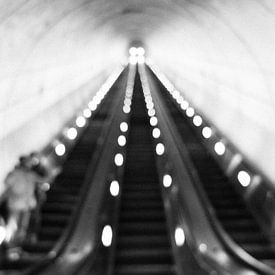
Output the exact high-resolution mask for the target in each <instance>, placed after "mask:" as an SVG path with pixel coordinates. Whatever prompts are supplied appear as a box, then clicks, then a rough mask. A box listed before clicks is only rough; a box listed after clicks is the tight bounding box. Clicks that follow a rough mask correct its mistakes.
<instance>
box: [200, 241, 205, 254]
mask: <svg viewBox="0 0 275 275" xmlns="http://www.w3.org/2000/svg"><path fill="white" fill-rule="evenodd" d="M199 250H200V252H202V253H205V252H206V251H207V245H206V244H205V243H201V244H200V245H199Z"/></svg>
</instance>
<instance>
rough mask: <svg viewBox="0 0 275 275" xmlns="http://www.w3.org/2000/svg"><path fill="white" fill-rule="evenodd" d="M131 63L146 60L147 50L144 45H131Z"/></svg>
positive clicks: (140, 62)
mask: <svg viewBox="0 0 275 275" xmlns="http://www.w3.org/2000/svg"><path fill="white" fill-rule="evenodd" d="M128 60H129V63H130V64H131V65H135V64H137V63H138V64H144V62H145V50H144V48H142V47H138V48H136V47H131V48H130V49H129V59H128Z"/></svg>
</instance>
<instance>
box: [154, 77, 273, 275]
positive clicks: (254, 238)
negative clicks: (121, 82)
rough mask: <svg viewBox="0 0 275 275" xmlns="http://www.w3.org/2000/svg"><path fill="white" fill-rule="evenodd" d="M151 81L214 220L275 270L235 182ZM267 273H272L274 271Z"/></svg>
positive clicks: (165, 93) (270, 252) (268, 244)
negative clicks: (204, 195)
mask: <svg viewBox="0 0 275 275" xmlns="http://www.w3.org/2000/svg"><path fill="white" fill-rule="evenodd" d="M153 79H154V83H155V84H156V87H157V89H158V91H159V94H160V96H161V98H162V100H163V102H164V104H165V106H166V110H167V111H168V113H169V115H170V117H171V118H172V120H173V121H174V123H175V125H176V128H177V131H178V133H179V135H180V137H181V139H182V141H183V143H184V144H185V147H186V149H187V152H188V155H189V157H190V159H191V161H192V165H193V166H194V167H195V169H196V172H197V174H198V176H199V179H200V182H201V185H202V187H203V190H204V193H205V194H206V195H207V198H208V201H209V202H210V203H211V205H212V208H213V209H214V213H215V217H216V218H217V219H218V221H219V223H220V224H221V225H222V227H223V229H224V230H225V232H227V234H228V235H229V236H230V237H231V238H232V239H233V241H234V242H235V243H236V244H238V245H239V246H240V247H242V248H243V249H244V250H245V251H246V252H247V253H248V254H250V255H251V256H252V257H254V258H255V259H257V260H259V261H260V262H261V263H264V264H267V265H268V266H270V267H271V268H275V246H274V245H273V244H272V243H271V242H270V241H269V239H268V238H267V237H266V236H265V234H264V233H263V231H262V230H261V228H260V226H259V224H258V223H257V221H256V219H255V218H254V216H253V215H252V213H251V211H250V210H249V209H248V207H247V206H246V204H245V202H244V200H243V198H242V197H241V196H240V195H239V194H238V193H237V191H236V190H235V188H234V183H233V182H231V180H230V179H229V178H228V177H227V176H226V174H225V172H224V171H223V170H222V169H221V167H220V166H219V164H218V162H217V160H216V159H215V158H214V157H213V156H212V155H211V154H210V152H209V151H208V149H207V148H206V147H205V146H204V145H203V143H202V141H201V139H200V138H199V136H198V134H197V133H196V131H195V130H194V127H193V126H192V124H191V120H190V119H189V118H188V117H187V116H186V115H185V114H184V113H183V111H182V110H181V109H180V108H179V106H178V105H177V104H176V103H175V101H174V99H173V98H172V96H170V95H169V93H168V91H167V90H166V88H165V87H164V86H163V85H162V84H161V83H160V81H159V80H158V79H157V78H156V77H155V76H154V75H153ZM267 274H275V271H274V273H273V272H271V273H270V272H267Z"/></svg>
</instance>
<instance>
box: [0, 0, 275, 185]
mask: <svg viewBox="0 0 275 275" xmlns="http://www.w3.org/2000/svg"><path fill="white" fill-rule="evenodd" d="M274 15H275V2H274V1H272V0H261V1H260V0H232V1H226V0H223V1H221V0H205V1H201V0H185V1H184V0H157V1H156V0H135V1H133V0H132V1H129V0H112V1H111V0H94V1H92V0H78V1H76V0H66V1H65V0H11V1H5V0H0V33H1V40H0V62H1V67H0V91H1V93H0V121H1V125H2V131H1V132H0V139H1V144H0V149H1V151H2V152H4V153H3V154H2V157H1V159H0V162H1V166H2V167H4V169H3V172H2V174H3V175H4V173H5V172H6V171H7V170H8V169H10V168H11V167H12V165H14V162H15V161H16V159H17V157H18V155H19V154H22V153H27V152H29V151H30V150H32V149H38V148H41V146H43V145H44V144H46V142H48V141H49V139H50V138H52V137H53V136H54V135H55V133H56V132H57V131H58V130H59V129H60V128H61V126H62V125H63V124H64V123H65V121H67V120H68V119H69V118H70V116H71V115H72V113H73V112H76V111H77V109H78V108H79V106H80V105H81V104H82V103H83V100H84V98H85V97H87V92H85V90H87V87H89V89H90V90H95V89H96V88H97V87H98V86H99V84H100V83H101V82H102V81H103V79H104V78H106V76H107V74H109V73H110V71H111V70H112V69H113V68H115V66H116V65H117V64H119V63H120V62H122V61H124V60H125V58H126V54H127V48H128V45H129V44H130V43H131V42H132V41H142V42H143V43H144V45H145V46H146V49H147V53H148V55H149V56H150V57H151V58H152V60H153V61H154V62H155V63H156V64H157V65H158V66H159V67H160V68H161V69H162V71H164V73H166V74H167V76H169V77H170V79H171V80H172V81H174V82H175V83H176V84H177V85H178V87H180V88H181V90H182V91H183V92H184V94H186V96H187V97H188V98H189V99H190V100H191V101H192V102H193V104H194V105H195V107H197V108H198V109H199V110H200V111H201V112H202V113H203V114H205V115H206V116H207V117H208V119H209V120H210V121H212V122H213V123H214V124H215V125H216V126H217V127H218V128H219V129H220V130H221V131H222V132H223V133H224V135H225V136H227V137H228V138H229V139H230V140H231V141H232V142H233V143H234V144H235V145H236V146H237V147H238V148H239V149H240V150H241V152H242V153H243V154H244V155H245V156H246V157H247V158H248V159H250V160H251V161H252V162H253V163H254V164H255V165H256V166H257V167H258V168H259V169H260V170H262V171H264V172H265V173H266V174H267V175H268V176H269V178H271V179H272V180H273V181H275V172H274V171H273V170H274V169H273V166H274V164H275V126H274V121H275V119H274V118H275V108H274V107H275V106H274V102H275V93H274V88H275V80H274V74H275V52H274V49H275V47H274V46H275V32H274V25H275V19H274V18H275V17H274ZM76 98H78V100H76ZM45 118H47V120H48V122H50V123H44V122H43V121H44V119H45ZM49 120H50V121H49ZM49 124H50V125H51V126H50V127H49ZM19 144H20V146H18V145H19ZM15 145H16V146H15ZM31 146H32V147H31ZM33 147H34V148H33ZM259 156H260V160H259ZM0 178H1V175H0Z"/></svg>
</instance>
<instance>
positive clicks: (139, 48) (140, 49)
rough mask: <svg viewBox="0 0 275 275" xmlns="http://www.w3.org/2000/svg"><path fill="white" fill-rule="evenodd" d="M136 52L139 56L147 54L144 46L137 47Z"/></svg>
mask: <svg viewBox="0 0 275 275" xmlns="http://www.w3.org/2000/svg"><path fill="white" fill-rule="evenodd" d="M136 54H137V55H139V56H143V55H144V54H145V50H144V48H142V47H138V48H137V49H136Z"/></svg>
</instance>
